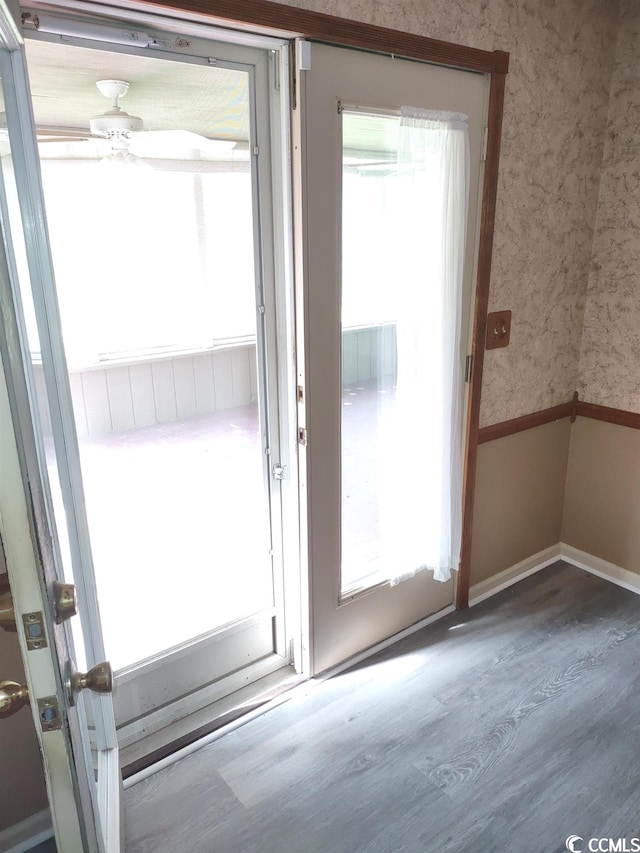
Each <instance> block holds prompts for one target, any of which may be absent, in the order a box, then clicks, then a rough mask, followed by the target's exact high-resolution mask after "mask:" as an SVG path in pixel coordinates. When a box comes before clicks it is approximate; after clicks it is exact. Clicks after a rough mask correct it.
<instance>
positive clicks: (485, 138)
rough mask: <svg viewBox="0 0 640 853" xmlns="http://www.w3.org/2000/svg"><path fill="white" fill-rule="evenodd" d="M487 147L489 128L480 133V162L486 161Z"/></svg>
mask: <svg viewBox="0 0 640 853" xmlns="http://www.w3.org/2000/svg"><path fill="white" fill-rule="evenodd" d="M488 145H489V128H488V127H485V128H484V130H483V131H482V157H481V158H480V159H481V160H482V162H483V163H484V161H485V160H486V159H487V146H488Z"/></svg>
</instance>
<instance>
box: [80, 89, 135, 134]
mask: <svg viewBox="0 0 640 853" xmlns="http://www.w3.org/2000/svg"><path fill="white" fill-rule="evenodd" d="M96 87H97V88H98V91H99V92H100V94H101V95H104V97H105V98H110V99H111V100H112V101H113V103H112V105H111V109H110V110H108V111H107V112H106V113H102V114H101V115H99V116H93V118H91V119H90V121H89V127H90V128H91V133H93V134H94V135H95V136H103V137H106V138H107V139H114V138H115V139H122V138H126V137H127V136H128V134H130V133H137V132H139V131H141V130H143V129H144V124H143V121H142V119H141V118H139V117H138V116H132V115H129V113H126V112H125V111H124V110H123V109H121V107H120V105H119V104H118V100H119V99H120V98H123V97H124V96H125V95H126V94H127V92H128V91H129V84H128V83H127V81H126V80H98V82H97V83H96Z"/></svg>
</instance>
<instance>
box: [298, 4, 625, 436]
mask: <svg viewBox="0 0 640 853" xmlns="http://www.w3.org/2000/svg"><path fill="white" fill-rule="evenodd" d="M289 3H290V5H294V6H298V7H302V8H307V9H315V10H317V11H321V12H327V13H329V14H333V15H341V16H343V17H346V18H354V19H357V20H361V21H366V22H369V23H374V24H378V25H382V26H386V27H392V28H394V29H398V30H405V31H407V32H411V33H417V34H420V35H424V36H431V37H433V38H438V39H445V40H447V41H453V42H458V43H461V44H466V45H470V46H472V47H477V48H483V49H486V50H506V51H509V52H510V54H511V66H510V71H509V74H508V77H507V89H506V102H505V114H504V130H503V146H502V156H501V163H500V177H499V184H498V205H497V214H496V235H495V244H494V261H493V272H492V282H491V295H490V307H491V308H492V309H495V310H502V309H511V310H512V311H513V329H512V334H511V344H510V346H509V347H507V348H505V349H500V350H493V351H492V352H488V353H487V355H486V359H485V378H484V386H483V403H482V413H481V420H482V424H483V425H486V424H491V423H498V422H500V421H503V420H507V419H509V418H514V417H518V416H520V415H523V414H527V413H529V412H534V411H537V410H539V409H544V408H547V407H549V406H553V405H557V404H559V403H564V402H566V401H567V400H570V399H571V397H572V395H573V392H574V390H575V388H576V382H577V375H578V350H579V342H580V331H581V327H582V314H583V306H584V296H585V292H586V286H587V278H588V272H589V263H590V254H591V246H592V238H593V225H594V220H595V212H596V203H597V193H598V185H599V174H600V166H601V162H602V149H603V141H604V130H605V125H606V118H607V105H608V95H609V85H610V78H611V72H612V69H613V52H614V41H615V30H616V25H617V9H618V2H617V0H563V2H555V0H484V2H482V3H478V2H477V1H476V0H414V2H406V0H404V2H398V0H289ZM311 73H313V72H311Z"/></svg>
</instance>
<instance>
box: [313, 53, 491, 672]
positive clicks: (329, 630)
mask: <svg viewBox="0 0 640 853" xmlns="http://www.w3.org/2000/svg"><path fill="white" fill-rule="evenodd" d="M301 78H302V79H301V88H302V92H303V114H302V119H301V134H302V140H303V146H304V147H303V160H304V164H305V167H304V168H303V175H304V180H303V190H302V191H303V212H304V217H305V219H304V228H305V235H306V258H305V263H306V267H305V278H306V280H305V284H304V294H303V299H304V302H305V317H306V322H307V327H306V329H305V337H306V351H305V358H306V382H307V387H306V389H305V410H304V413H303V417H304V418H305V428H306V431H307V432H306V438H307V446H306V448H305V451H304V452H305V455H306V466H303V465H302V463H301V470H303V471H304V472H305V477H306V478H308V481H307V482H306V483H305V484H304V485H305V488H306V490H307V492H308V501H309V503H308V505H309V507H310V508H311V509H310V513H311V514H310V524H309V545H308V554H309V560H310V578H311V580H310V583H311V590H310V599H311V602H312V626H313V642H312V649H313V652H312V654H313V671H314V672H321V671H323V670H326V669H327V668H329V667H331V666H333V665H335V664H337V663H339V662H341V661H343V660H345V659H346V658H348V657H349V656H351V655H354V654H356V653H358V652H360V651H362V650H364V649H366V648H368V647H369V646H371V645H373V644H375V643H377V642H379V641H381V640H383V639H385V638H387V637H390V636H391V635H393V634H394V633H396V632H398V631H401V630H402V629H404V628H406V627H408V626H410V625H412V624H414V623H416V622H418V621H420V620H421V619H423V618H425V617H427V616H428V615H430V614H432V613H435V612H436V611H438V610H441V609H443V608H445V607H447V606H450V605H451V604H452V602H453V580H452V579H449V580H448V581H446V582H444V583H441V582H439V581H436V580H434V576H433V574H432V572H431V571H428V570H425V571H420V572H419V573H417V574H416V575H415V576H413V577H411V578H409V579H407V580H404V581H402V582H400V583H397V584H394V583H392V582H391V580H390V579H391V577H392V575H391V574H390V573H391V572H393V571H394V569H395V568H396V567H393V566H390V565H389V564H390V563H391V564H392V563H394V562H396V555H397V557H398V560H397V562H401V561H400V556H401V554H402V552H403V550H404V545H405V543H404V542H403V541H402V540H401V539H400V538H398V537H396V538H395V539H394V538H393V535H391V536H389V535H388V534H386V533H385V530H386V529H388V527H389V526H388V525H387V527H385V525H386V522H387V520H388V518H389V517H390V516H394V517H396V518H397V517H398V516H399V515H400V516H405V517H408V518H412V519H413V521H412V523H413V524H414V527H418V528H420V527H424V528H425V529H426V528H428V527H429V525H430V523H432V522H431V518H430V517H429V515H428V514H423V515H422V516H421V515H420V512H419V511H417V510H416V508H415V507H414V506H413V500H414V499H413V497H412V494H411V493H410V492H409V491H402V490H400V491H397V492H392V491H391V489H393V488H394V486H393V485H391V486H387V485H386V484H387V483H391V484H394V483H397V482H398V481H399V479H404V480H405V481H408V480H409V478H410V469H411V467H412V453H413V452H415V454H416V455H417V454H418V453H419V452H420V446H421V443H423V442H429V441H432V440H434V439H433V438H432V436H433V434H434V433H433V430H432V424H430V420H433V419H434V418H435V419H438V418H439V415H438V414H437V409H436V410H435V411H436V414H433V413H432V412H431V411H430V409H429V400H428V398H426V397H425V395H427V394H428V393H429V392H428V391H427V390H426V389H428V388H430V387H431V385H432V384H433V383H432V382H431V377H430V375H429V366H428V365H429V359H428V358H427V359H426V365H427V366H426V368H425V372H424V373H422V374H420V373H419V372H416V371H415V370H414V371H413V372H412V373H411V374H410V375H411V377H412V380H411V381H412V387H410V388H407V381H406V379H405V380H404V385H403V387H402V393H404V394H405V395H407V394H409V395H410V396H414V397H416V398H418V401H419V403H420V405H417V406H412V407H410V409H411V410H412V411H414V412H417V413H418V414H416V415H415V417H414V418H413V420H411V421H410V422H407V421H402V420H399V414H398V413H399V412H400V409H399V407H398V406H397V399H398V397H399V395H400V393H401V381H402V380H401V378H400V373H399V368H398V364H399V360H400V359H401V358H404V364H405V367H406V363H407V356H406V351H404V350H402V346H405V347H406V343H403V341H402V340H401V339H400V337H399V332H398V329H399V323H400V320H399V317H400V316H402V315H403V313H404V315H406V314H407V310H408V309H407V305H406V303H405V302H403V299H405V297H404V296H403V293H404V292H405V289H406V288H405V287H404V285H405V282H403V281H402V280H400V278H399V276H400V275H403V274H404V275H406V274H407V270H406V269H405V270H404V272H403V273H400V272H399V270H401V269H402V263H401V260H402V259H401V258H400V257H398V252H399V251H400V249H399V248H398V246H400V245H402V244H401V241H400V242H399V241H398V240H396V239H394V235H398V234H405V233H410V232H412V222H411V219H410V217H411V215H412V214H411V212H410V211H411V209H412V206H411V205H408V204H406V203H403V204H400V203H399V202H398V199H399V198H400V196H399V193H398V189H397V178H398V176H400V177H402V169H401V167H399V166H398V165H397V164H398V159H397V153H398V125H399V115H400V110H401V107H412V108H417V109H423V110H430V111H446V112H447V113H448V114H451V113H453V114H455V115H457V114H462V116H463V117H466V119H465V121H466V123H467V125H468V131H469V145H470V170H469V179H468V188H467V191H468V214H467V222H468V224H467V230H466V240H465V239H464V236H463V239H462V242H463V243H465V244H466V245H465V247H464V248H463V249H461V253H463V254H464V259H463V258H460V259H459V261H460V263H462V262H463V260H464V276H463V278H464V288H463V290H464V293H463V299H462V318H461V320H460V327H459V329H458V330H457V331H458V333H459V340H460V344H459V346H460V351H459V354H458V355H459V360H460V362H461V364H462V365H464V362H465V356H466V354H467V353H468V352H470V326H471V317H472V296H473V277H474V267H475V258H476V255H477V231H478V223H479V203H480V198H481V194H480V182H481V178H482V171H483V164H482V141H483V132H484V125H485V115H486V109H487V93H488V79H487V77H486V75H482V74H474V73H471V72H464V71H458V70H453V69H448V68H443V67H438V66H432V65H427V64H424V63H419V62H410V61H407V60H401V59H397V58H395V57H391V56H382V55H376V54H367V53H363V52H361V51H355V50H348V49H344V48H337V47H330V46H327V45H320V44H313V45H311V47H310V67H309V70H307V71H303V72H302V74H301ZM436 182H437V181H436ZM436 182H434V186H435V183H436ZM434 192H435V190H434ZM403 198H404V199H405V202H406V199H407V197H406V196H403ZM416 201H418V202H419V199H418V200H416ZM403 217H404V218H403ZM439 229H441V223H440V221H439V220H438V221H435V220H434V221H433V229H432V230H434V231H437V230H439ZM462 233H463V234H464V231H463V232H462ZM431 236H432V235H431V234H430V233H429V231H428V230H425V231H424V232H423V233H422V234H420V233H417V234H416V237H415V239H416V240H417V241H419V242H420V243H421V244H423V246H422V250H423V251H422V254H423V258H422V268H423V269H422V270H420V269H412V270H410V271H409V275H415V276H419V275H421V274H422V275H423V276H424V277H425V287H426V280H427V279H428V269H429V265H430V264H431V265H435V262H436V258H437V252H438V247H437V246H436V247H433V246H432V242H433V240H432V239H431ZM430 253H431V254H430ZM416 304H419V305H421V304H422V302H421V301H420V299H418V300H416ZM425 304H426V303H425ZM418 313H419V312H418ZM436 316H437V315H436V314H435V313H433V314H432V313H430V310H429V309H425V312H424V315H422V316H418V317H415V316H414V317H411V318H410V319H411V334H412V335H413V336H414V338H415V339H423V340H426V341H428V340H429V339H430V338H434V337H436V332H437V333H438V334H439V331H440V330H439V329H434V326H433V324H434V323H435V322H440V321H439V320H438V321H436V320H435V317H436ZM405 325H406V324H405ZM406 338H407V336H406V335H405V339H404V340H405V341H406ZM410 344H411V345H412V346H413V345H416V341H415V340H414V341H413V342H411V341H410ZM422 349H423V350H424V349H425V348H424V347H423V348H422ZM403 353H404V354H403ZM463 369H464V368H461V370H463ZM459 379H460V385H461V387H462V391H461V392H459V397H458V398H457V399H456V400H455V401H454V405H457V406H459V408H460V410H464V407H465V405H466V396H467V386H465V385H464V384H463V378H462V376H460V377H459ZM421 397H422V399H420V398H421ZM421 413H422V414H421ZM458 440H459V443H460V446H461V445H462V443H463V435H462V429H460V430H459V438H458ZM412 448H414V450H413V451H412ZM396 466H402V467H403V469H405V474H404V476H403V478H398V477H393V476H389V472H390V471H391V472H392V473H393V469H394V467H396ZM412 488H413V489H414V494H415V493H417V494H418V495H419V492H420V483H413V484H412ZM459 500H460V504H461V500H462V495H461V494H460V496H459ZM385 513H386V515H385ZM403 524H404V525H405V527H406V525H407V522H406V518H404V519H403ZM432 526H433V525H432ZM408 529H409V533H410V534H411V535H412V536H413V535H414V534H415V532H416V531H415V529H411V528H408ZM411 568H415V565H413V566H409V569H411ZM453 568H456V567H455V566H454V567H453ZM399 573H400V574H402V569H401V570H400V572H399ZM454 574H455V573H454Z"/></svg>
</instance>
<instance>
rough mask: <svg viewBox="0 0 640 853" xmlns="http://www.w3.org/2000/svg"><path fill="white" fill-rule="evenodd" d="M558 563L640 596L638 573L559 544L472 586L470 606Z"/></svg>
mask: <svg viewBox="0 0 640 853" xmlns="http://www.w3.org/2000/svg"><path fill="white" fill-rule="evenodd" d="M557 560H564V561H565V562H567V563H571V565H572V566H576V568H578V569H584V571H586V572H590V574H592V575H596V576H597V577H599V578H603V579H604V580H607V581H610V582H611V583H614V584H616V585H617V586H621V587H623V588H624V589H628V590H630V592H635V593H636V595H640V574H637V573H636V572H630V571H629V570H628V569H623V568H621V567H620V566H616V565H615V564H614V563H609V562H608V561H607V560H603V559H602V558H601V557H594V556H593V554H589V553H587V552H586V551H581V550H580V549H579V548H574V547H573V546H572V545H567V544H565V543H564V542H558V544H557V545H552V546H551V547H550V548H545V549H544V551H539V552H538V553H537V554H533V555H532V556H531V557H527V559H526V560H522V561H521V562H520V563H516V564H515V566H511V567H510V568H509V569H505V570H504V571H503V572H499V573H498V574H497V575H493V576H492V577H490V578H487V579H486V580H484V581H480V583H477V584H474V585H473V586H472V587H471V589H470V590H469V606H470V607H473V605H474V604H479V603H480V602H481V601H484V600H485V598H490V597H491V596H492V595H496V593H498V592H501V591H502V590H503V589H506V588H507V587H509V586H512V585H513V584H514V583H518V581H521V580H523V579H524V578H526V577H529V575H533V574H535V573H536V572H539V571H540V569H544V568H546V567H547V566H550V565H552V564H553V563H555V562H556V561H557Z"/></svg>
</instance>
